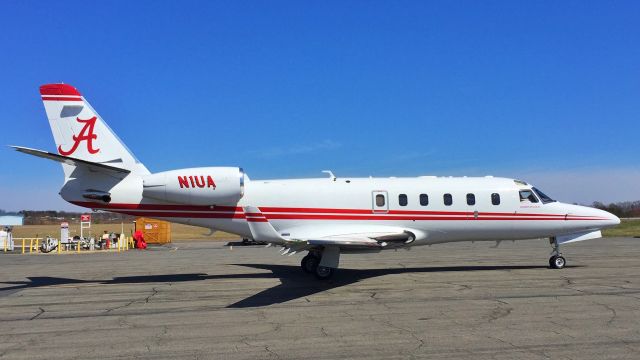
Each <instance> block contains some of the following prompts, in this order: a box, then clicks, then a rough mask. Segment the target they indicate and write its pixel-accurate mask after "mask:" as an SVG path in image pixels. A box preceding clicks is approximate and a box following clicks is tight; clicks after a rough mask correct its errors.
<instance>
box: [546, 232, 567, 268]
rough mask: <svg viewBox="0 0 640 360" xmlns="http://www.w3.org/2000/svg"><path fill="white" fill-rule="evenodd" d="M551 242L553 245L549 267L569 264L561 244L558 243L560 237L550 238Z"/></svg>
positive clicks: (561, 266) (560, 266)
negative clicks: (562, 252) (563, 254)
mask: <svg viewBox="0 0 640 360" xmlns="http://www.w3.org/2000/svg"><path fill="white" fill-rule="evenodd" d="M549 243H550V244H551V246H553V250H552V251H551V257H550V258H549V267H550V268H552V269H562V268H563V267H565V265H567V260H566V259H565V258H564V256H562V254H561V253H560V244H558V239H556V238H555V236H554V237H552V238H549Z"/></svg>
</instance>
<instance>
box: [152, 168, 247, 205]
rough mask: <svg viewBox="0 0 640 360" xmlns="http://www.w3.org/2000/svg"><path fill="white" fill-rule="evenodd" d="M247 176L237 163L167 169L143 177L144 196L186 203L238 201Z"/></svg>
mask: <svg viewBox="0 0 640 360" xmlns="http://www.w3.org/2000/svg"><path fill="white" fill-rule="evenodd" d="M244 177H245V175H244V171H243V170H242V168H237V167H202V168H189V169H179V170H171V171H163V172H159V173H156V174H151V175H147V176H145V177H144V178H143V191H142V196H143V197H145V198H148V199H154V200H161V201H166V202H171V203H176V204H185V205H234V204H236V203H237V202H238V200H240V199H241V198H242V196H243V195H244Z"/></svg>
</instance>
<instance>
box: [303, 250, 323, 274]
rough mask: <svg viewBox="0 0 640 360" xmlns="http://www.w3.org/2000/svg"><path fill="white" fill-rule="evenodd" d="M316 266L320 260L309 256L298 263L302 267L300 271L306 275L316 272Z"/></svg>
mask: <svg viewBox="0 0 640 360" xmlns="http://www.w3.org/2000/svg"><path fill="white" fill-rule="evenodd" d="M318 264H320V258H318V257H317V256H313V255H311V254H309V255H307V256H305V257H303V258H302V261H301V262H300V266H302V270H303V271H304V272H306V273H307V274H313V273H315V272H316V269H317V268H318Z"/></svg>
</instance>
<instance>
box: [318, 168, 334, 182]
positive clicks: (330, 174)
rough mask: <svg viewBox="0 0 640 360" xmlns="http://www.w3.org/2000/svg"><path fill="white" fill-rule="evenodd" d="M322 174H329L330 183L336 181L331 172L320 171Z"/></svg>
mask: <svg viewBox="0 0 640 360" xmlns="http://www.w3.org/2000/svg"><path fill="white" fill-rule="evenodd" d="M322 172H323V173H325V174H329V179H331V180H332V181H336V179H337V177H336V176H335V175H333V172H332V171H331V170H322Z"/></svg>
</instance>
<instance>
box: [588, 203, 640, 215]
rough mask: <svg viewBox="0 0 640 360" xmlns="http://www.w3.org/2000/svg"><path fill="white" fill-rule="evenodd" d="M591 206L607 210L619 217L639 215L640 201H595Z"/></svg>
mask: <svg viewBox="0 0 640 360" xmlns="http://www.w3.org/2000/svg"><path fill="white" fill-rule="evenodd" d="M591 206H592V207H594V208H597V209H601V210H605V211H608V212H610V213H612V214H613V215H615V216H617V217H620V218H633V217H640V201H623V202H618V203H611V204H609V205H606V204H604V203H601V202H599V201H596V202H594V203H593V204H592V205H591Z"/></svg>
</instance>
